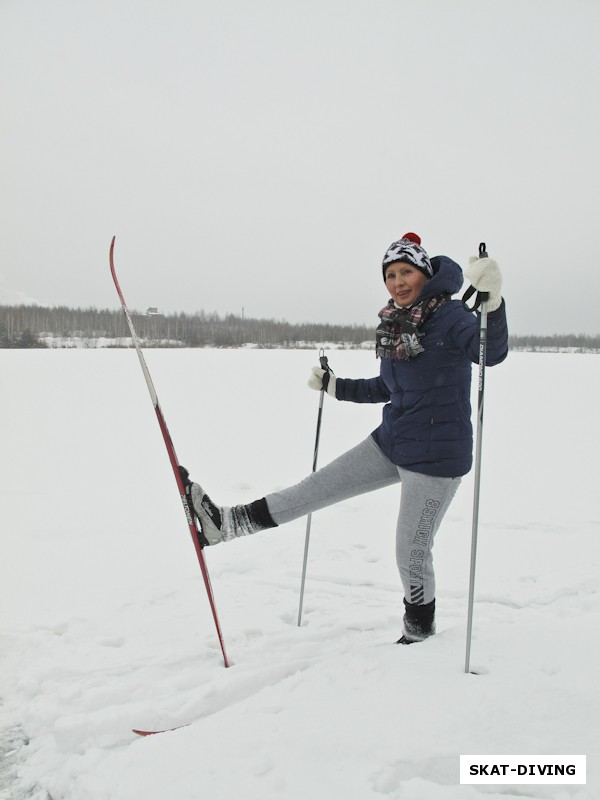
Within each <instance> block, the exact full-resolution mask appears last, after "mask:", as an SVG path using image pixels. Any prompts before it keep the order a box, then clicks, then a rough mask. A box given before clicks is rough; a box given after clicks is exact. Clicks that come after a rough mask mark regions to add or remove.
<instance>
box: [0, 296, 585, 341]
mask: <svg viewBox="0 0 600 800" xmlns="http://www.w3.org/2000/svg"><path fill="white" fill-rule="evenodd" d="M132 318H133V320H134V325H135V329H136V332H137V334H138V336H139V337H140V339H141V340H142V342H143V343H144V345H145V346H146V347H240V346H242V345H244V344H254V345H256V346H258V347H265V348H266V347H303V346H306V347H312V346H314V345H315V344H319V343H325V342H327V343H335V344H338V345H340V346H343V347H360V346H364V345H365V343H371V342H373V340H374V330H375V325H372V326H364V325H330V324H319V323H313V322H304V323H298V324H291V323H289V322H285V321H284V320H274V319H251V318H246V317H243V316H242V317H240V316H235V315H233V314H227V315H223V316H221V315H219V314H217V313H214V312H213V313H206V312H205V311H198V312H196V313H194V314H184V313H179V314H160V313H158V311H157V310H156V309H152V308H149V309H147V310H146V311H144V312H140V311H136V312H132ZM130 345H131V339H130V335H129V329H128V328H127V323H126V321H125V318H124V315H123V312H122V311H121V310H120V309H119V310H114V309H96V308H87V309H80V308H77V309H73V308H67V307H63V306H58V307H45V306H34V305H21V306H0V348H34V347H75V346H78V347H90V348H92V347H129V346H130ZM510 347H511V349H514V350H531V351H535V350H539V351H554V350H558V349H569V350H575V351H582V352H600V334H599V335H597V336H586V335H581V334H554V335H553V336H535V335H531V336H511V338H510Z"/></svg>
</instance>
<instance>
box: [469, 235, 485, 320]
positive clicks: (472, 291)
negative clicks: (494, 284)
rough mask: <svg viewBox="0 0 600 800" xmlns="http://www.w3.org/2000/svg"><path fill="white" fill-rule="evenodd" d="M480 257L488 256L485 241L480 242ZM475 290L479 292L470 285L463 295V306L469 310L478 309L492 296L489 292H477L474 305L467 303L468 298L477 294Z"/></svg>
mask: <svg viewBox="0 0 600 800" xmlns="http://www.w3.org/2000/svg"><path fill="white" fill-rule="evenodd" d="M479 258H488V253H487V249H486V246H485V242H480V244H479ZM475 292H477V289H476V288H475V287H474V286H469V288H468V289H467V291H466V292H465V293H464V295H463V299H462V302H463V306H464V307H465V308H466V309H467V311H477V309H478V308H479V306H480V305H481V304H482V303H485V302H486V301H487V300H489V297H490V293H489V292H477V296H476V298H475V301H474V303H473V305H472V306H469V305H467V300H468V299H469V298H470V297H472V296H473V295H474V294H475Z"/></svg>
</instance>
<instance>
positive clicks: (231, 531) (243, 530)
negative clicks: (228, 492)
mask: <svg viewBox="0 0 600 800" xmlns="http://www.w3.org/2000/svg"><path fill="white" fill-rule="evenodd" d="M179 473H180V475H181V478H182V480H183V483H184V486H185V491H186V494H187V496H188V501H189V503H190V505H191V507H192V510H193V512H194V514H196V516H197V517H198V519H199V521H200V527H201V528H202V533H203V534H204V536H205V538H206V541H207V542H208V544H209V545H213V544H219V543H220V542H229V541H231V539H235V538H236V537H237V536H248V535H249V534H251V533H258V531H264V530H266V529H267V528H276V527H277V523H276V522H274V521H273V519H272V517H271V514H270V512H269V507H268V506H267V501H266V500H265V498H264V497H262V498H261V499H260V500H255V501H254V502H253V503H250V504H248V505H241V506H232V507H231V508H228V507H226V506H217V505H216V504H215V503H213V501H212V500H211V499H210V497H209V496H208V495H207V494H206V492H205V491H204V489H203V488H202V487H201V486H200V485H199V484H198V483H192V482H191V481H190V478H189V473H188V471H187V469H186V468H185V467H179Z"/></svg>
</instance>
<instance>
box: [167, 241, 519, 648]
mask: <svg viewBox="0 0 600 800" xmlns="http://www.w3.org/2000/svg"><path fill="white" fill-rule="evenodd" d="M382 268H383V278H384V281H385V285H386V288H387V291H388V292H389V294H390V298H391V299H390V300H389V301H388V304H387V305H386V307H385V308H384V309H382V311H381V312H380V313H379V317H380V320H381V322H380V324H379V327H378V328H377V333H376V353H377V357H379V358H380V359H381V368H380V373H379V376H378V377H375V378H369V379H359V380H353V379H345V380H344V379H340V378H336V377H335V375H333V373H329V376H328V377H329V380H328V382H327V381H326V384H325V385H326V390H327V393H328V394H330V395H331V396H333V397H335V398H337V399H338V400H349V401H351V402H354V403H385V406H384V408H383V419H382V422H381V425H379V427H378V428H377V429H376V430H375V431H374V432H373V433H372V434H371V436H369V437H368V438H367V439H366V440H365V441H363V442H361V443H360V444H359V445H357V446H356V447H354V448H353V449H352V450H349V451H348V452H347V453H345V454H344V455H342V456H340V457H339V458H337V459H336V460H335V461H333V462H331V464H329V465H328V466H326V467H324V468H323V469H321V470H318V471H317V472H314V473H312V474H311V475H309V476H308V477H307V478H305V479H304V480H303V481H301V482H300V483H298V484H296V485H295V486H291V487H289V488H287V489H283V490H282V491H279V492H274V493H273V494H269V495H267V496H266V497H263V498H261V499H260V500H256V501H254V502H253V503H250V504H248V505H240V506H234V507H231V508H226V507H219V506H217V505H216V504H215V503H214V502H213V501H212V500H211V499H210V497H209V496H208V495H207V494H206V493H205V492H204V490H203V489H202V488H201V487H200V486H199V485H198V484H197V483H190V482H189V480H188V478H187V472H186V471H185V470H183V471H182V474H183V475H184V478H185V480H186V489H187V491H188V494H189V495H190V497H191V501H192V504H193V507H194V510H195V512H196V514H197V515H198V518H199V520H200V523H201V527H202V531H203V533H204V536H205V537H206V540H207V543H208V544H209V545H213V544H217V543H219V542H222V541H225V542H227V541H230V540H231V539H234V538H235V537H237V536H245V535H247V534H251V533H256V532H257V531H260V530H265V529H266V528H273V527H276V526H278V525H282V524H284V523H286V522H290V521H291V520H293V519H296V518H298V517H301V516H304V515H306V514H308V513H310V512H313V511H317V510H318V509H320V508H323V507H324V506H328V505H331V504H333V503H337V502H339V501H340V500H344V499H346V498H349V497H353V496H355V495H358V494H361V493H364V492H370V491H373V490H374V489H380V488H382V487H384V486H389V485H391V484H393V483H400V484H401V486H402V491H401V499H400V513H399V516H398V523H397V529H396V558H397V563H398V569H399V571H400V578H401V580H402V584H403V588H404V594H405V597H404V606H405V612H404V618H403V633H402V636H401V638H400V639H399V640H398V643H401V644H411V643H413V642H418V641H422V640H423V639H425V638H427V637H428V636H431V635H432V634H433V633H435V576H434V571H433V559H432V547H433V542H434V537H435V534H436V532H437V530H438V528H439V525H440V522H441V521H442V519H443V517H444V514H445V513H446V511H447V509H448V507H449V505H450V503H451V501H452V498H453V497H454V495H455V493H456V490H457V489H458V486H459V484H460V480H461V477H462V476H463V475H465V474H466V473H467V472H469V470H470V469H471V465H472V450H473V431H472V426H471V405H470V385H471V372H472V367H471V362H475V363H477V362H478V361H479V324H478V320H477V317H476V315H475V314H473V313H472V312H470V311H468V310H466V309H465V308H464V306H463V304H462V302H461V301H460V300H451V299H450V298H451V295H452V294H455V293H456V292H458V291H459V290H460V289H461V287H462V284H463V274H462V270H461V268H460V267H459V266H458V264H456V263H455V262H454V261H452V260H451V259H450V258H447V257H446V256H437V257H435V258H432V259H430V258H429V256H428V254H427V252H426V251H425V250H424V249H423V247H421V239H420V238H419V237H418V236H417V235H416V234H414V233H407V234H405V235H404V236H403V237H402V239H400V240H399V241H397V242H394V243H393V244H392V245H391V246H390V247H389V248H388V250H387V252H386V254H385V257H384V259H383V265H382ZM466 276H467V278H468V279H469V280H470V282H471V283H472V285H473V286H474V287H475V288H476V289H477V290H479V291H487V292H489V300H488V332H487V359H486V361H487V364H488V365H490V366H491V365H494V364H498V363H500V362H501V361H503V360H504V359H505V358H506V355H507V352H508V332H507V326H506V314H505V307H504V301H503V299H502V297H501V294H500V289H501V285H502V278H501V274H500V270H499V269H498V266H497V264H496V263H495V262H494V261H492V260H491V259H489V258H481V259H472V260H471V266H470V267H469V269H468V270H467V273H466ZM324 375H325V372H324V370H322V369H320V368H318V367H315V368H314V369H313V371H312V375H311V377H310V379H309V386H310V387H311V388H313V389H317V390H321V389H322V388H323V376H324Z"/></svg>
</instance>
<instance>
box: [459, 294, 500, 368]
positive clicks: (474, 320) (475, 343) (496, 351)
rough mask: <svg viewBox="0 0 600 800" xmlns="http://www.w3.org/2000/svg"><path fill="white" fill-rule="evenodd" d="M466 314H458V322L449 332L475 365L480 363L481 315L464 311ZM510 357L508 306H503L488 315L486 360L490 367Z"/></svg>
mask: <svg viewBox="0 0 600 800" xmlns="http://www.w3.org/2000/svg"><path fill="white" fill-rule="evenodd" d="M463 311H464V313H462V314H458V315H457V319H456V322H455V323H454V325H453V326H452V328H451V329H450V331H449V335H450V337H451V338H452V340H453V341H454V343H455V344H456V346H457V347H459V348H460V349H461V350H463V351H464V352H465V353H466V355H467V356H468V358H469V359H470V360H471V361H473V362H474V363H475V364H477V363H478V362H479V314H477V316H475V315H474V314H473V313H472V312H470V311H467V310H466V309H463ZM507 355H508V325H507V322H506V304H505V302H504V300H502V304H501V305H500V307H499V308H498V309H496V311H492V312H491V313H490V314H488V315H487V337H486V358H485V363H486V366H488V367H493V366H494V365H495V364H500V363H501V362H502V361H504V359H505V358H506V356H507Z"/></svg>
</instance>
